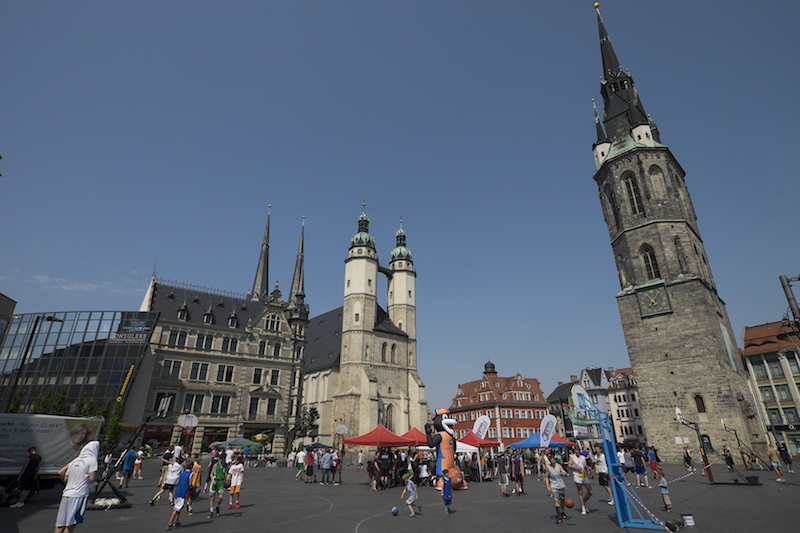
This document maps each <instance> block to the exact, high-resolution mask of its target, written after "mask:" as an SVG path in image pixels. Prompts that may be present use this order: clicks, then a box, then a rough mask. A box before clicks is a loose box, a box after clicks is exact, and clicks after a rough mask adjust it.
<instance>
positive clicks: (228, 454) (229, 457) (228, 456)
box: [225, 450, 233, 464]
mask: <svg viewBox="0 0 800 533" xmlns="http://www.w3.org/2000/svg"><path fill="white" fill-rule="evenodd" d="M232 462H233V450H226V451H225V463H227V464H231V463H232Z"/></svg>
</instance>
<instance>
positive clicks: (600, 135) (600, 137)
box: [592, 98, 608, 144]
mask: <svg viewBox="0 0 800 533" xmlns="http://www.w3.org/2000/svg"><path fill="white" fill-rule="evenodd" d="M592 107H593V108H594V125H595V127H596V128H597V143H596V144H603V143H606V142H608V137H607V136H606V130H604V129H603V123H602V122H600V114H599V113H598V112H597V105H595V103H594V98H592Z"/></svg>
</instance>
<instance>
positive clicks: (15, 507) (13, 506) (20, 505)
mask: <svg viewBox="0 0 800 533" xmlns="http://www.w3.org/2000/svg"><path fill="white" fill-rule="evenodd" d="M9 507H10V508H11V509H19V508H20V507H25V502H17V503H15V504H14V505H9Z"/></svg>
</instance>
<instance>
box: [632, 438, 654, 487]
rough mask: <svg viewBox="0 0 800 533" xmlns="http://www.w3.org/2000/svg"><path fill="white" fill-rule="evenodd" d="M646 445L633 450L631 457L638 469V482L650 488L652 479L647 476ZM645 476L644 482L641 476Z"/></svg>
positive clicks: (641, 485)
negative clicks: (645, 462) (645, 463)
mask: <svg viewBox="0 0 800 533" xmlns="http://www.w3.org/2000/svg"><path fill="white" fill-rule="evenodd" d="M644 456H645V452H644V445H642V446H641V447H640V448H636V449H634V450H633V451H632V452H631V459H633V467H634V468H635V469H636V484H637V485H639V486H640V487H647V488H648V489H649V488H650V479H649V478H648V477H647V469H645V466H644ZM642 477H643V478H644V483H642V480H641V478H642Z"/></svg>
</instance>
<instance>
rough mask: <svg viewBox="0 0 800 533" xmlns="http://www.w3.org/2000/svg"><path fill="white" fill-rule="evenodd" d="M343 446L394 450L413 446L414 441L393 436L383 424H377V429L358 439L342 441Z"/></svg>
mask: <svg viewBox="0 0 800 533" xmlns="http://www.w3.org/2000/svg"><path fill="white" fill-rule="evenodd" d="M344 444H345V446H381V447H384V448H396V447H398V446H414V441H413V440H411V439H407V438H405V437H401V436H400V435H395V434H394V433H392V432H391V431H389V430H388V429H386V427H385V426H384V425H383V424H378V427H376V428H375V429H373V430H372V431H370V432H369V433H364V434H363V435H361V436H360V437H353V438H351V439H344Z"/></svg>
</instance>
